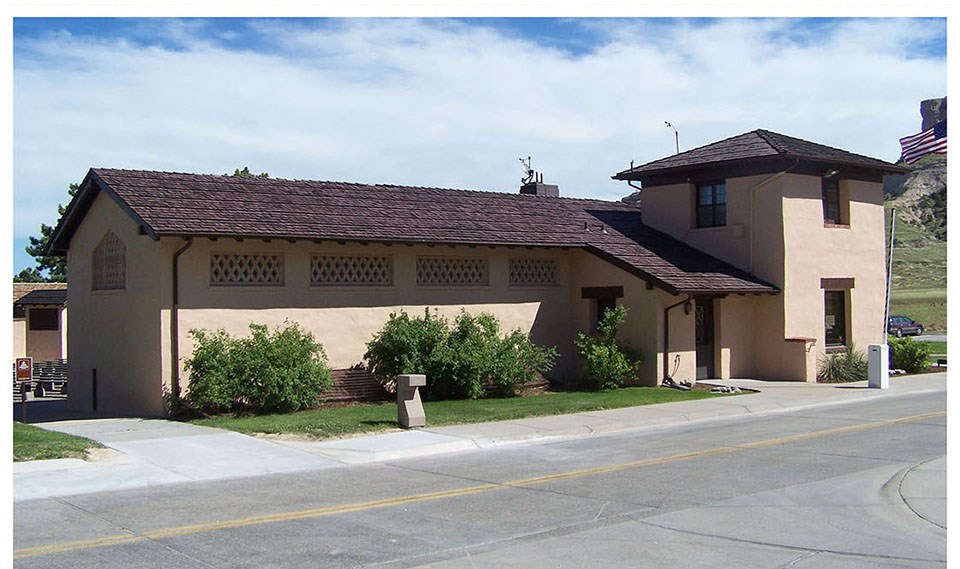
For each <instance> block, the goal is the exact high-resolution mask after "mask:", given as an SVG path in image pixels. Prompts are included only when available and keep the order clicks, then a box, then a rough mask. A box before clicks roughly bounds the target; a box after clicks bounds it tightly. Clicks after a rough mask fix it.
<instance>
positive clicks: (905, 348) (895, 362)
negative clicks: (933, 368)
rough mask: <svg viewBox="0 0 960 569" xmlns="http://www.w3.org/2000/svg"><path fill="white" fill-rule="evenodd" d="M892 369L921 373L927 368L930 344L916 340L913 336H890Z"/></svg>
mask: <svg viewBox="0 0 960 569" xmlns="http://www.w3.org/2000/svg"><path fill="white" fill-rule="evenodd" d="M888 344H889V346H890V369H902V370H904V371H906V372H907V373H919V372H921V371H923V370H925V369H927V366H928V364H927V359H928V358H929V357H930V351H931V348H930V344H928V343H926V342H915V341H914V340H913V339H912V338H890V339H889V340H888Z"/></svg>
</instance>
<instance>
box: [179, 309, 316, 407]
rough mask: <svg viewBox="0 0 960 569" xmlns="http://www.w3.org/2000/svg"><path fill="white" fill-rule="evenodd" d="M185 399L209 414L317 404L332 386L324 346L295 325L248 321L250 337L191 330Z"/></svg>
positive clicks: (186, 363)
mask: <svg viewBox="0 0 960 569" xmlns="http://www.w3.org/2000/svg"><path fill="white" fill-rule="evenodd" d="M190 335H191V336H192V337H193V339H194V350H193V355H192V357H191V358H189V359H188V360H186V362H185V366H186V369H187V370H189V372H190V385H189V390H188V392H187V395H186V400H187V402H188V403H190V404H191V405H192V406H194V407H196V408H197V409H200V410H201V411H204V412H209V413H221V412H226V411H234V412H239V411H243V412H250V413H257V414H259V413H287V412H290V411H297V410H300V409H305V408H308V407H313V406H315V405H316V404H317V402H318V400H319V397H320V394H321V393H322V392H323V391H324V390H326V389H329V387H330V384H331V379H330V369H329V368H328V367H327V365H326V354H325V353H324V350H323V346H321V345H320V344H318V343H316V341H314V338H313V335H312V334H310V333H309V332H306V331H305V330H303V329H302V328H301V327H300V326H299V325H298V324H296V323H290V322H287V324H286V326H285V327H283V328H277V329H276V330H274V331H273V332H270V331H269V330H268V329H267V327H266V326H264V325H261V324H251V325H250V337H249V338H232V337H230V336H229V335H228V334H227V333H226V332H225V331H223V330H217V331H216V332H213V333H209V332H207V331H204V330H191V331H190Z"/></svg>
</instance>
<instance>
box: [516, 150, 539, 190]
mask: <svg viewBox="0 0 960 569" xmlns="http://www.w3.org/2000/svg"><path fill="white" fill-rule="evenodd" d="M532 163H533V159H532V158H530V157H529V156H527V159H526V160H524V159H523V158H521V159H520V164H521V166H520V168H521V170H522V171H523V177H522V178H520V183H521V184H529V183H530V182H533V181H534V180H535V179H536V177H537V173H536V172H534V171H533V167H532V166H531V164H532Z"/></svg>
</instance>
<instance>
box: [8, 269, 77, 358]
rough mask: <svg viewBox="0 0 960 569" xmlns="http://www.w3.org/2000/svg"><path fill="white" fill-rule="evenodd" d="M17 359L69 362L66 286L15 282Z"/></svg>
mask: <svg viewBox="0 0 960 569" xmlns="http://www.w3.org/2000/svg"><path fill="white" fill-rule="evenodd" d="M13 357H14V358H22V357H32V358H33V360H34V361H35V362H41V361H54V360H63V359H66V357H67V284H66V283H13Z"/></svg>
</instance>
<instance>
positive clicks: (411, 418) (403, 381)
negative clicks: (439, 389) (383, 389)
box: [397, 375, 427, 429]
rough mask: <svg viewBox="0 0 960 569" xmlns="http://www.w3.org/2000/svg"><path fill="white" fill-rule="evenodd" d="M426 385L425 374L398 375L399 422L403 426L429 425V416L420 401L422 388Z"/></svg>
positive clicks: (405, 427) (407, 427)
mask: <svg viewBox="0 0 960 569" xmlns="http://www.w3.org/2000/svg"><path fill="white" fill-rule="evenodd" d="M426 385H427V376H425V375H398V376H397V423H399V424H400V426H401V427H402V428H404V429H409V428H411V427H426V426H427V416H426V415H425V414H424V412H423V402H421V401H420V388H421V387H424V386H426Z"/></svg>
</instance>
